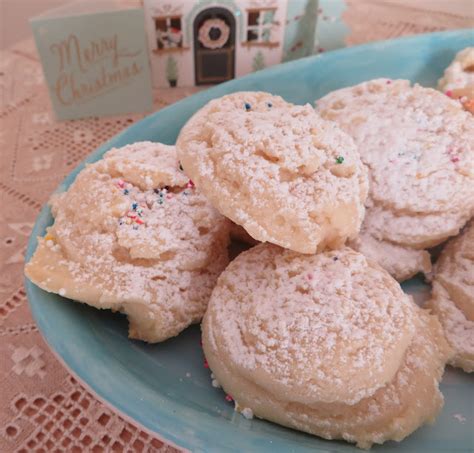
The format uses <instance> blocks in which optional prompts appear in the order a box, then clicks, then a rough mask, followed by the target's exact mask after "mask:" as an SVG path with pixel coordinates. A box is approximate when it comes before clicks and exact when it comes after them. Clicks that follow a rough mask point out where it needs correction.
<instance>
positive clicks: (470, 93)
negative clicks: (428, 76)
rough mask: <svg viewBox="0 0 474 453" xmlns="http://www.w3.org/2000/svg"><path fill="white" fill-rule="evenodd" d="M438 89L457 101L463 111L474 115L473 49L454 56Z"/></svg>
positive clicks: (439, 82)
mask: <svg viewBox="0 0 474 453" xmlns="http://www.w3.org/2000/svg"><path fill="white" fill-rule="evenodd" d="M438 88H439V89H440V90H441V91H443V92H444V93H445V94H446V95H447V96H449V97H451V98H453V99H458V100H459V101H460V102H461V104H462V105H463V107H464V109H465V110H467V111H468V112H470V113H472V114H474V47H467V48H465V49H463V50H461V51H460V52H458V53H457V54H456V57H455V58H454V60H453V61H452V63H451V64H450V65H449V66H448V67H447V68H446V69H445V71H444V76H443V77H442V78H441V79H439V81H438Z"/></svg>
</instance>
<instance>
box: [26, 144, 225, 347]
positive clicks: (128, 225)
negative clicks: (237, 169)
mask: <svg viewBox="0 0 474 453" xmlns="http://www.w3.org/2000/svg"><path fill="white" fill-rule="evenodd" d="M51 208H52V213H53V216H54V224H53V225H52V226H51V227H50V228H49V229H48V232H47V234H46V236H45V237H43V238H38V247H37V249H36V251H35V253H34V255H33V257H32V259H31V260H30V262H29V263H28V264H27V265H26V268H25V273H26V275H27V276H28V278H29V279H30V280H31V281H32V282H33V283H35V284H36V285H38V286H39V287H41V288H42V289H44V290H46V291H49V292H53V293H57V294H60V295H61V296H65V297H67V298H70V299H73V300H76V301H79V302H83V303H86V304H88V305H91V306H93V307H96V308H103V309H112V310H114V311H120V312H122V313H125V314H126V315H127V316H128V320H129V336H130V338H136V339H140V340H144V341H148V342H158V341H163V340H166V339H167V338H170V337H172V336H175V335H177V334H178V333H179V332H181V331H182V330H183V329H184V328H186V327H187V326H189V325H190V324H192V323H196V322H199V321H200V320H201V318H202V316H203V314H204V311H205V309H206V306H207V302H208V299H209V297H210V295H211V291H212V289H213V287H214V284H215V282H216V280H217V277H218V275H219V274H220V272H221V271H222V270H223V269H224V268H225V266H226V265H227V263H228V257H227V244H228V235H229V224H228V220H227V219H225V218H224V217H223V216H221V215H220V214H219V213H218V212H217V211H216V210H215V209H214V208H213V207H212V206H211V205H210V204H209V203H208V201H207V200H206V199H205V198H204V196H203V195H201V194H200V193H199V192H198V191H197V190H196V189H195V188H194V185H193V183H192V182H191V181H190V180H189V178H188V177H187V176H185V174H184V173H183V172H182V171H180V169H179V163H178V159H177V156H176V151H175V148H174V147H172V146H167V145H162V144H159V143H150V142H141V143H135V144H133V145H128V146H125V147H123V148H120V149H113V150H111V151H109V152H108V153H106V154H105V156H104V158H103V159H102V160H100V161H98V162H96V163H93V164H90V165H87V166H86V168H85V169H84V170H82V171H81V172H80V173H79V174H78V176H77V178H76V180H75V181H74V183H73V184H72V185H71V186H70V187H69V189H68V190H67V192H64V193H61V194H57V195H55V196H53V197H52V199H51Z"/></svg>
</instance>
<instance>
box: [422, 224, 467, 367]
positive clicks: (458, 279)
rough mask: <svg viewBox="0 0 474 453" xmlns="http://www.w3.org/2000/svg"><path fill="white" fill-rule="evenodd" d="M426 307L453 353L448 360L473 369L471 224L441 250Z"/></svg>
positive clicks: (455, 364)
mask: <svg viewBox="0 0 474 453" xmlns="http://www.w3.org/2000/svg"><path fill="white" fill-rule="evenodd" d="M429 306H430V307H431V308H432V309H433V310H434V312H435V313H436V314H437V315H438V316H439V318H440V320H441V324H442V325H443V327H444V331H445V335H446V338H447V339H448V342H449V343H450V344H451V345H452V347H453V348H454V350H455V352H456V354H455V356H454V358H453V359H452V362H451V363H452V364H453V365H454V366H459V367H461V368H463V369H464V370H465V371H468V372H472V371H474V223H472V222H471V223H470V224H469V225H468V226H467V227H466V229H465V230H464V231H463V233H462V234H461V235H459V236H458V237H456V238H454V239H451V240H450V241H449V242H448V244H447V245H446V247H445V248H444V249H443V251H442V253H441V255H440V257H439V259H438V261H437V262H436V266H435V269H434V279H433V297H432V299H431V300H430V302H429Z"/></svg>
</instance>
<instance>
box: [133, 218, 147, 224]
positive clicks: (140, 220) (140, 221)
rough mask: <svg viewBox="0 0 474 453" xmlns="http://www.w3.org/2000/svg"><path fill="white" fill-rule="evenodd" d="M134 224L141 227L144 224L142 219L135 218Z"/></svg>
mask: <svg viewBox="0 0 474 453" xmlns="http://www.w3.org/2000/svg"><path fill="white" fill-rule="evenodd" d="M135 222H137V223H138V225H143V224H144V223H145V222H144V221H143V220H142V219H139V218H137V219H136V220H135Z"/></svg>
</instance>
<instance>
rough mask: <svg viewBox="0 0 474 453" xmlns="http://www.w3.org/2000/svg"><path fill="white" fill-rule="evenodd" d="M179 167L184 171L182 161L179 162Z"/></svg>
mask: <svg viewBox="0 0 474 453" xmlns="http://www.w3.org/2000/svg"><path fill="white" fill-rule="evenodd" d="M179 169H180V170H181V171H184V168H183V166H182V165H181V162H180V163H179Z"/></svg>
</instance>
